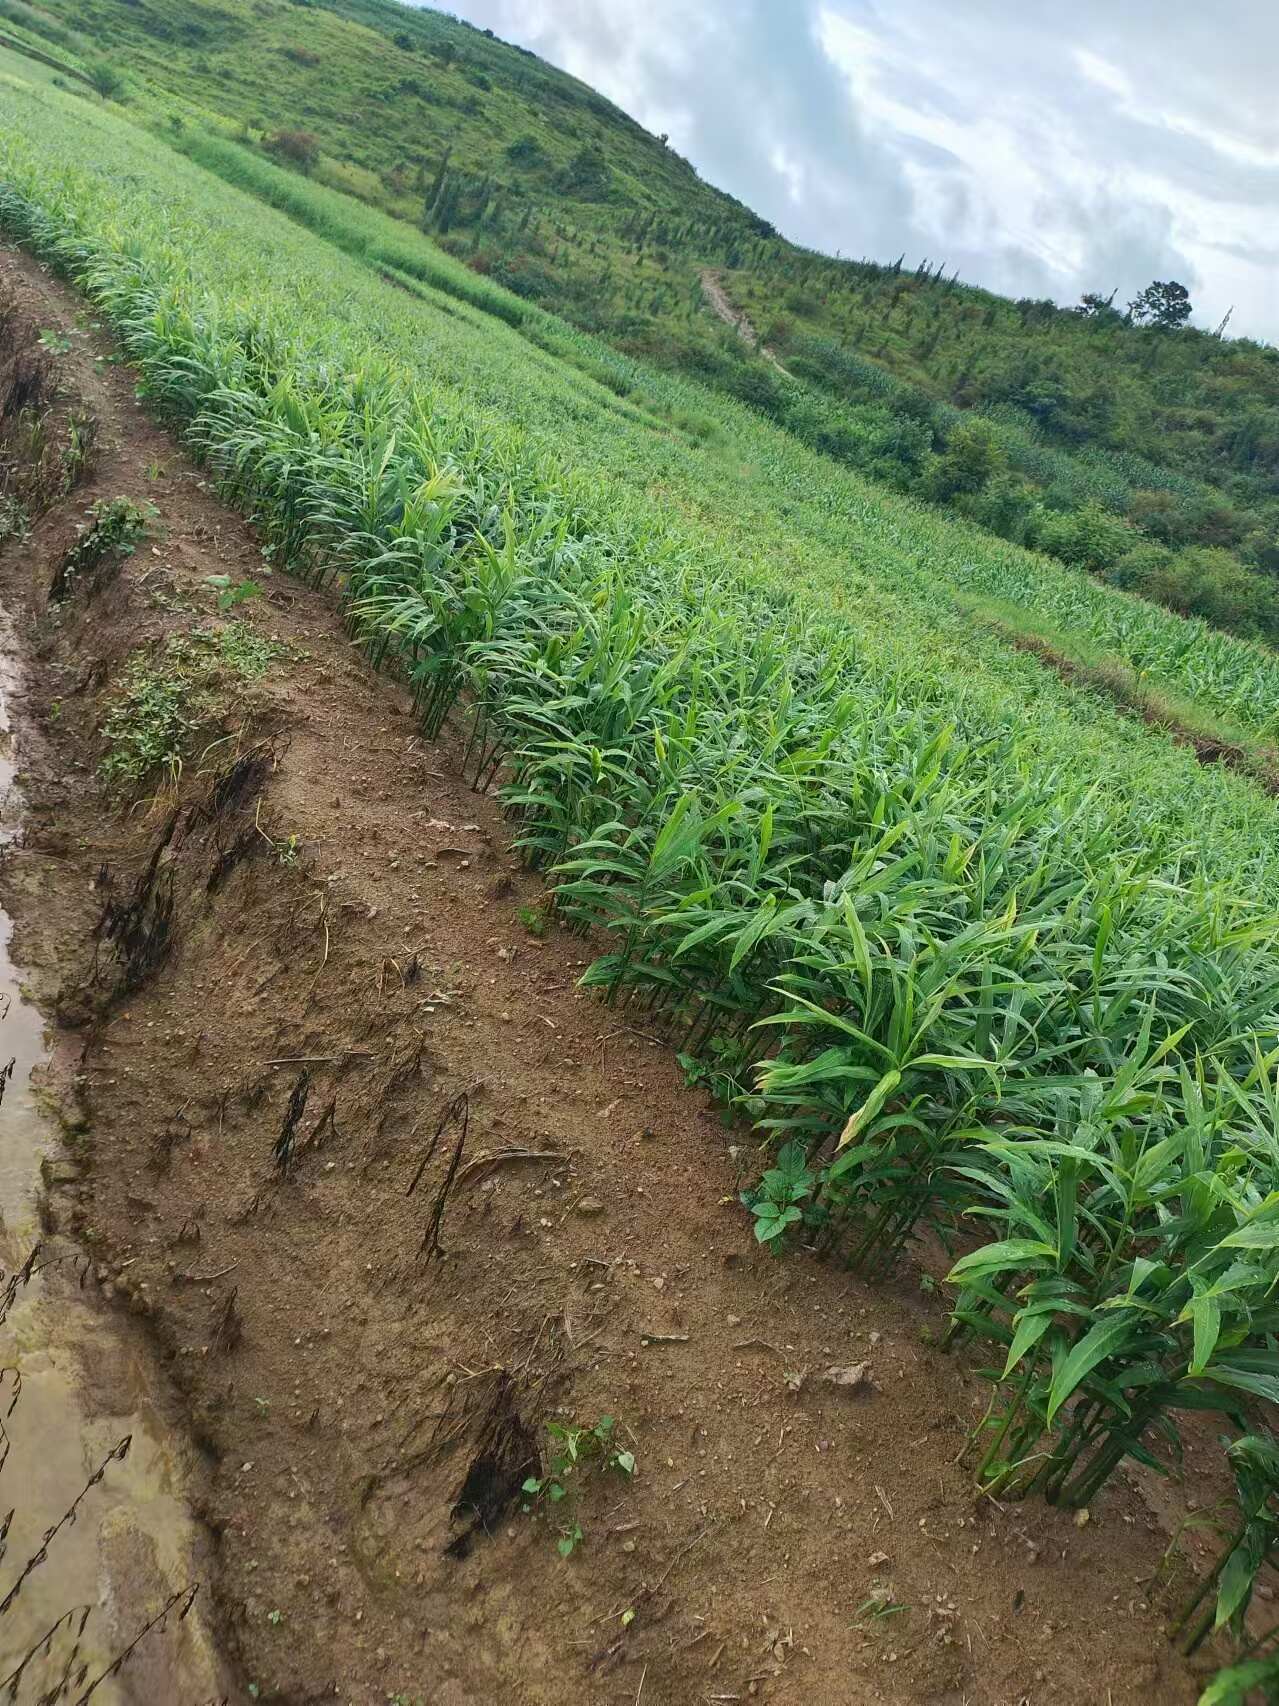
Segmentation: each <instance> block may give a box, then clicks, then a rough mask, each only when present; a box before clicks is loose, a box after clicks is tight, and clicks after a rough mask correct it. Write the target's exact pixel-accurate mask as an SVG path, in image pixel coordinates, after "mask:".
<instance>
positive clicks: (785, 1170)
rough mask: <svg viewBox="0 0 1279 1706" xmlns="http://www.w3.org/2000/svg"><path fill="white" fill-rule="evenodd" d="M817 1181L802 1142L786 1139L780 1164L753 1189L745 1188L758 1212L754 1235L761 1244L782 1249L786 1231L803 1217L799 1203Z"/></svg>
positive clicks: (751, 1206)
mask: <svg viewBox="0 0 1279 1706" xmlns="http://www.w3.org/2000/svg"><path fill="white" fill-rule="evenodd" d="M816 1183H817V1180H816V1177H815V1176H814V1175H813V1174H812V1173H811V1172H810V1171H809V1168H808V1156H807V1154H806V1153H805V1150H804V1146H803V1144H801V1143H795V1142H791V1143H784V1144H783V1145H782V1147H781V1148H780V1149H779V1150H778V1152H777V1165H776V1166H775V1167H770V1168H769V1169H768V1171H767V1172H766V1173H765V1174H764V1176H763V1177H762V1178H761V1179H760V1181H759V1184H758V1185H756V1186H755V1188H754V1189H753V1190H749V1191H743V1192H742V1201H743V1202H744V1203H745V1204H746V1206H747V1208H748V1209H750V1211H751V1213H752V1214H753V1215H754V1216H755V1237H756V1238H757V1239H758V1240H759V1242H760V1243H761V1244H769V1245H771V1246H772V1248H773V1249H774V1250H778V1249H780V1247H781V1241H782V1239H783V1238H784V1237H785V1235H786V1233H787V1232H788V1231H789V1230H790V1228H791V1227H792V1226H794V1225H796V1224H797V1223H798V1222H799V1221H801V1220H802V1219H803V1218H804V1211H803V1209H802V1208H801V1207H800V1204H801V1203H803V1202H805V1201H806V1200H807V1199H808V1198H809V1197H810V1196H812V1194H813V1187H814V1185H815V1184H816Z"/></svg>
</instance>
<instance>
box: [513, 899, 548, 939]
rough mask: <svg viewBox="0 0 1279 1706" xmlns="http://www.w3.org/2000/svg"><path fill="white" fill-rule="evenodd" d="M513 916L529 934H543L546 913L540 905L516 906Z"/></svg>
mask: <svg viewBox="0 0 1279 1706" xmlns="http://www.w3.org/2000/svg"><path fill="white" fill-rule="evenodd" d="M515 916H516V917H517V918H518V919H519V921H520V923H521V924H522V925H523V926H524V928H525V929H526V930H527V931H528V933H529V935H530V936H538V937H541V936H545V934H546V914H545V913H544V912H543V911H542V909H541V907H540V906H517V907H516V909H515Z"/></svg>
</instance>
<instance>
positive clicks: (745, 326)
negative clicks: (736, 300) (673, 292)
mask: <svg viewBox="0 0 1279 1706" xmlns="http://www.w3.org/2000/svg"><path fill="white" fill-rule="evenodd" d="M700 277H701V281H702V295H703V296H704V297H705V298H706V301H707V303H708V304H709V306H710V308H711V310H712V312H713V313H715V314H718V316H719V318H720V319H721V320H723V321H724V323H725V325H728V326H731V327H732V328H733V330H734V331H735V332H736V333H737V335H738V337H739V338H741V340H742V342H743V343H745V344H749V345H750V347H751V348H752V349H756V350H758V351H759V353H760V354H761V355H762V356H763V357H764V359H765V360H766V361H771V362H772V364H773V366H774V367H775V368H776V369H777V371H778V372H779V373H784V374H785V375H786V377H787V379H791V378H793V377H794V375H793V374H792V373H790V372H789V371H788V369H786V368H785V367H783V366H782V364H781V362H780V361H779V360H778V359H777V355H776V353H775V351H773V350H771V349H769V347H768V345H767V344H762V343H761V342H760V341H759V333H758V332H757V331H756V330H755V328H754V326H753V325H752V324H751V322H750V319H749V317H748V316H747V314H746V313H745V311H744V310H743V309H741V308H735V307H734V306H733V304H732V303H731V302H730V301H729V299H728V297H727V296H726V295H725V292H724V282H723V278H722V276H721V274H719V273H718V272H716V271H715V269H714V268H713V267H703V269H702V272H701V274H700Z"/></svg>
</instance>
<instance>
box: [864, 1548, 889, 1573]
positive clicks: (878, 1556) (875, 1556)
mask: <svg viewBox="0 0 1279 1706" xmlns="http://www.w3.org/2000/svg"><path fill="white" fill-rule="evenodd" d="M866 1562H867V1563H868V1564H869V1565H870V1567H871V1569H872V1570H877V1569H878V1568H879V1566H880V1565H881V1564H886V1563H887V1562H888V1554H887V1552H872V1553H871V1555H870V1557H869V1558H867V1560H866Z"/></svg>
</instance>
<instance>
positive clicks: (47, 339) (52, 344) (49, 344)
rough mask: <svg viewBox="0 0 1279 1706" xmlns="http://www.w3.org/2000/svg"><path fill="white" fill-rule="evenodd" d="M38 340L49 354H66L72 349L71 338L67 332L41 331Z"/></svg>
mask: <svg viewBox="0 0 1279 1706" xmlns="http://www.w3.org/2000/svg"><path fill="white" fill-rule="evenodd" d="M36 342H37V343H38V344H39V345H40V348H41V349H42V350H45V351H47V352H48V354H49V355H66V354H68V352H69V351H70V349H71V339H70V338H69V337H68V336H67V334H66V333H65V332H55V331H48V332H41V334H40V336H39V337H38V338H37V339H36Z"/></svg>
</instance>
